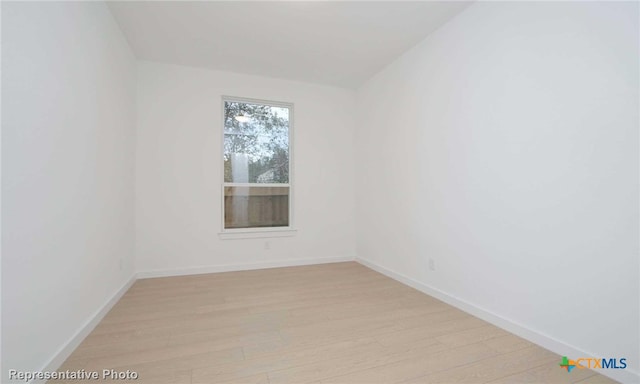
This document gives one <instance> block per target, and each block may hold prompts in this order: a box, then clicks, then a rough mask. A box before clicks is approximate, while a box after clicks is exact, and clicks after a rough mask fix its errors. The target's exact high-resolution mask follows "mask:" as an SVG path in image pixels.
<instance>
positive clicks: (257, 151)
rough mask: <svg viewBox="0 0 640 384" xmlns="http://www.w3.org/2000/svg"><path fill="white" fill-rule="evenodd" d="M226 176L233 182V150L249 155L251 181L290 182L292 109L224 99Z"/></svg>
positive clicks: (226, 178)
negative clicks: (290, 123)
mask: <svg viewBox="0 0 640 384" xmlns="http://www.w3.org/2000/svg"><path fill="white" fill-rule="evenodd" d="M224 116H225V119H224V180H225V182H233V181H234V180H233V176H232V175H233V162H232V155H233V154H244V155H247V157H248V159H249V164H248V172H249V175H248V179H249V182H251V183H256V182H257V183H288V182H289V109H288V108H283V107H272V106H269V105H260V104H249V103H241V102H229V101H227V102H225V105H224Z"/></svg>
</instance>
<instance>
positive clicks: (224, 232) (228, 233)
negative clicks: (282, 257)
mask: <svg viewBox="0 0 640 384" xmlns="http://www.w3.org/2000/svg"><path fill="white" fill-rule="evenodd" d="M225 102H237V103H248V104H260V105H268V106H271V107H283V108H288V109H289V183H288V184H277V183H275V184H267V183H226V182H225V181H224V123H225V115H224V104H225ZM220 105H221V108H220V111H221V118H220V138H221V140H220V157H219V159H218V161H219V162H220V175H221V179H222V180H221V182H220V204H221V205H220V208H221V211H220V213H221V215H220V228H221V230H220V232H219V234H218V235H219V236H220V238H221V239H223V240H224V239H246V238H264V237H288V236H294V235H295V234H296V229H295V227H294V206H295V205H294V188H293V185H294V182H293V178H294V163H295V162H294V156H293V154H294V151H293V127H294V110H293V103H287V102H280V101H272V100H262V99H251V98H247V97H236V96H222V101H221V104H220ZM256 186H257V187H288V188H289V226H287V227H268V228H264V227H256V228H225V227H224V188H225V187H256Z"/></svg>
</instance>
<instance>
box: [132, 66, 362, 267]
mask: <svg viewBox="0 0 640 384" xmlns="http://www.w3.org/2000/svg"><path fill="white" fill-rule="evenodd" d="M223 95H227V96H237V97H245V98H254V99H264V100H272V101H280V102H288V103H293V104H294V128H293V130H294V132H293V137H294V145H293V152H294V153H293V184H294V185H293V188H294V198H293V204H294V206H293V209H294V216H295V223H294V226H295V228H296V229H297V233H296V234H295V236H291V237H280V238H269V239H241V240H237V239H234V240H228V239H225V240H223V239H221V238H220V237H219V233H220V231H221V229H222V228H221V223H222V219H221V218H222V211H221V206H222V201H221V192H222V188H221V182H222V173H221V172H222V165H221V161H222V153H221V146H222V145H221V140H222V134H221V129H222V126H221V125H222V116H221V113H222V104H221V103H222V101H221V100H222V96H223ZM354 103H355V92H354V91H349V90H343V89H339V88H331V87H323V86H316V85H309V84H304V83H296V82H290V81H284V80H278V79H272V78H264V77H256V76H248V75H241V74H235V73H229V72H217V71H211V70H205V69H198V68H190V67H184V66H176V65H166V64H158V63H152V62H140V64H139V67H138V128H137V146H136V203H135V210H136V268H137V270H138V271H140V272H142V273H143V275H145V276H153V275H165V274H177V273H198V272H200V273H204V272H214V271H221V270H228V269H245V268H254V267H255V268H260V267H268V266H282V265H290V264H300V263H307V262H322V261H332V260H344V259H353V257H354V256H355V234H354V232H355V229H354V217H355V214H354V207H355V203H354V181H353V169H354V166H353V145H354V144H353V139H354V122H353V118H354V115H355V113H354V107H355V104H354ZM267 242H268V244H266V243H267ZM266 248H269V249H266Z"/></svg>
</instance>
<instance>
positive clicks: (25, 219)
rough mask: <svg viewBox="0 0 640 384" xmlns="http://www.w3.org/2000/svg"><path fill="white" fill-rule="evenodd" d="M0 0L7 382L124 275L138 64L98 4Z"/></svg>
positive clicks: (48, 357)
mask: <svg viewBox="0 0 640 384" xmlns="http://www.w3.org/2000/svg"><path fill="white" fill-rule="evenodd" d="M2 8H3V9H2V57H3V61H2V86H3V88H2V92H3V95H2V96H3V97H2V112H3V113H2V136H3V137H2V139H3V140H2V198H3V204H2V205H3V207H2V208H3V209H2V223H3V225H2V366H3V373H2V380H1V381H2V382H3V383H5V382H10V381H9V380H8V378H7V375H8V370H9V369H16V370H25V371H39V370H42V369H43V368H45V367H47V366H49V368H51V367H50V364H49V363H50V362H52V359H54V357H57V358H60V355H59V354H58V352H59V351H63V353H64V347H65V345H67V344H68V343H69V342H70V341H72V340H74V339H73V337H74V335H75V334H76V333H77V332H78V331H79V330H82V329H83V326H84V325H85V324H87V322H89V321H91V320H92V319H93V318H94V315H95V314H96V313H97V312H98V311H99V310H100V309H101V308H102V306H103V305H104V304H105V302H107V300H109V299H110V298H111V297H112V296H113V295H114V294H115V293H116V292H117V291H118V290H119V289H120V288H121V287H122V286H123V285H124V284H125V283H126V282H127V281H129V280H130V278H131V277H132V276H133V273H134V272H133V234H134V231H133V228H134V225H133V220H134V215H133V214H134V210H133V202H134V193H133V191H134V183H133V178H134V173H133V172H134V154H133V151H134V148H135V102H136V100H135V87H136V80H135V75H136V66H135V59H134V57H133V55H132V52H131V51H130V49H129V47H128V45H127V42H126V40H125V39H124V37H123V35H122V34H121V32H120V30H119V29H118V26H117V25H116V23H115V21H114V20H113V18H112V16H111V14H110V12H109V10H108V9H107V7H106V5H105V4H103V3H97V2H55V3H53V2H52V3H29V2H4V3H3V4H2ZM53 368H56V367H53ZM22 382H23V381H22Z"/></svg>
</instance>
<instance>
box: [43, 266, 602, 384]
mask: <svg viewBox="0 0 640 384" xmlns="http://www.w3.org/2000/svg"><path fill="white" fill-rule="evenodd" d="M559 361H560V356H557V355H555V354H553V353H551V352H549V351H547V350H545V349H543V348H541V347H538V346H536V345H534V344H532V343H530V342H528V341H526V340H524V339H522V338H520V337H517V336H515V335H512V334H510V333H508V332H506V331H504V330H502V329H500V328H497V327H495V326H493V325H491V324H489V323H487V322H486V321H483V320H481V319H478V318H476V317H473V316H471V315H469V314H467V313H465V312H463V311H461V310H459V309H456V308H453V307H451V306H449V305H447V304H446V303H443V302H442V301H439V300H437V299H435V298H433V297H430V296H427V295H425V294H423V293H421V292H419V291H416V290H415V289H412V288H410V287H407V286H405V285H403V284H401V283H399V282H397V281H395V280H392V279H389V278H387V277H385V276H383V275H381V274H379V273H376V272H374V271H372V270H370V269H368V268H366V267H364V266H362V265H359V264H357V263H335V264H324V265H310V266H302V267H291V268H275V269H267V270H255V271H241V272H228V273H216V274H204V275H192V276H177V277H167V278H154V279H143V280H139V281H137V282H136V283H135V284H134V285H133V286H132V287H131V288H130V289H129V291H128V292H127V293H126V294H125V295H124V296H123V297H122V298H121V300H120V301H119V302H118V303H116V305H115V306H114V307H113V308H112V310H111V311H110V312H109V313H108V314H107V315H106V316H105V318H104V319H103V320H102V321H101V322H100V323H99V324H98V325H97V326H96V328H95V329H94V330H93V331H92V332H91V334H90V335H89V336H87V337H86V338H85V340H84V341H83V342H82V343H81V344H80V346H79V347H78V348H77V349H76V350H75V351H74V352H73V353H72V354H71V356H70V357H69V358H68V359H67V361H65V363H64V364H63V365H62V367H61V370H66V369H69V370H78V369H85V370H87V371H93V370H95V371H100V372H101V371H102V369H115V370H117V371H126V370H131V371H134V372H137V373H138V375H139V378H138V380H136V381H135V382H136V383H153V384H211V383H227V384H230V383H247V384H282V383H295V384H305V383H341V384H353V383H356V384H358V383H361V384H365V383H401V382H404V383H414V384H417V383H484V382H494V383H518V382H524V383H526V382H529V383H573V382H582V383H584V384H588V383H593V384H596V383H611V382H613V381H611V380H610V379H607V378H606V377H604V376H601V375H599V374H598V373H597V372H594V371H591V370H579V371H578V370H574V371H573V372H571V373H570V374H567V372H566V371H564V370H562V369H560V367H559V366H558V363H559ZM59 382H60V381H57V382H55V383H59ZM73 382H74V383H78V382H79V381H73ZM90 382H91V383H95V382H96V381H90ZM106 382H109V381H106Z"/></svg>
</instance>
